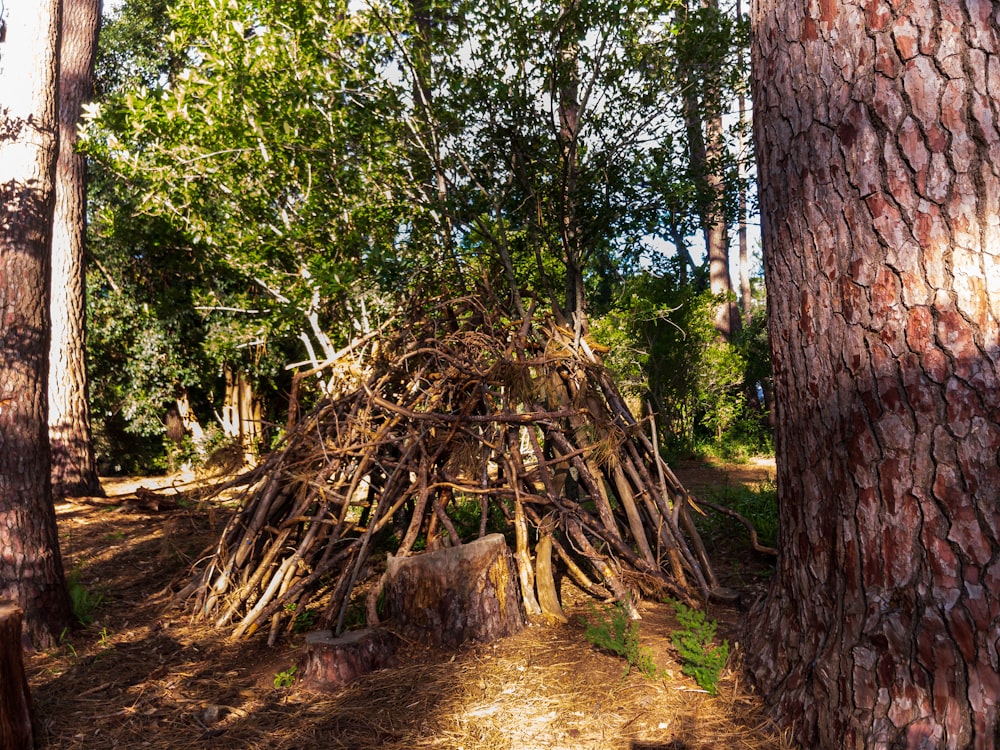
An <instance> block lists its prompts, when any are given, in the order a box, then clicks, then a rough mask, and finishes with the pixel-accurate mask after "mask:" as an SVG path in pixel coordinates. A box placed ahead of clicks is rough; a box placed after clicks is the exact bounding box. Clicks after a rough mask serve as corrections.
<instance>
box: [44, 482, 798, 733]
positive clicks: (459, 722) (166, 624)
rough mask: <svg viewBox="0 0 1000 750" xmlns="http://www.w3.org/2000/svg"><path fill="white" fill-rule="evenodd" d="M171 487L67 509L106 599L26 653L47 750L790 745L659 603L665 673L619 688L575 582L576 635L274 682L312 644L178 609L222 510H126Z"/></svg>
mask: <svg viewBox="0 0 1000 750" xmlns="http://www.w3.org/2000/svg"><path fill="white" fill-rule="evenodd" d="M676 470H677V473H678V476H679V477H680V478H681V479H682V481H684V482H689V483H690V488H691V489H692V491H696V492H697V491H698V490H697V488H698V487H699V484H698V483H699V482H718V481H744V478H743V474H741V473H738V472H733V471H729V470H726V469H723V468H721V467H718V466H695V465H690V466H688V465H681V466H678V467H676ZM752 471H756V470H752ZM761 471H766V469H762V470H761ZM751 473H752V472H751ZM757 476H758V475H757V474H756V473H753V477H757ZM747 477H750V474H749V473H748V474H747ZM750 478H751V479H752V477H750ZM746 481H750V479H747V480H746ZM170 484H171V483H170V482H169V481H167V482H165V481H164V480H157V481H155V482H153V481H151V480H148V479H144V480H134V481H132V482H131V483H129V482H125V481H115V482H109V483H108V487H107V489H108V491H109V494H110V495H112V496H113V497H112V501H113V502H112V503H111V504H107V505H87V504H69V503H65V504H61V505H59V506H58V507H57V511H58V515H59V524H60V540H61V543H62V545H63V551H64V556H65V558H66V562H67V568H68V569H71V570H73V571H74V572H73V577H74V578H75V580H76V581H77V583H78V585H79V586H80V587H82V590H85V591H87V592H90V594H91V595H102V596H103V601H102V602H101V603H100V604H99V605H98V606H97V607H96V609H95V611H94V620H93V622H92V623H91V624H90V625H88V626H87V627H85V628H81V629H79V630H77V631H75V632H71V633H67V635H66V637H65V640H64V643H63V645H62V646H61V647H60V648H58V649H55V650H52V651H50V652H45V653H39V654H36V655H34V656H32V657H31V658H30V659H29V671H30V680H31V685H32V690H33V694H34V697H35V701H36V704H37V708H38V712H39V714H40V717H41V719H42V723H43V726H44V734H45V736H46V737H47V739H48V743H49V747H52V748H60V749H61V750H83V749H84V748H86V749H87V750H91V749H92V748H140V747H145V748H153V749H154V750H156V749H158V748H159V749H162V750H166V749H167V748H169V749H170V750H177V749H179V748H234V749H235V748H240V749H241V750H242V749H243V748H268V750H292V749H293V748H303V749H304V748H358V749H361V748H389V749H392V748H400V749H401V748H465V749H466V750H474V749H479V748H482V749H483V750H486V749H487V748H488V749H489V750H494V749H496V748H511V749H527V748H540V749H552V750H555V749H557V748H566V749H567V750H569V749H570V748H573V749H577V748H593V749H594V750H597V749H598V748H600V749H604V748H636V749H638V748H662V749H664V750H665V749H667V748H670V749H671V750H682V749H687V750H696V749H698V748H705V749H707V748H722V747H734V748H735V747H740V748H787V747H789V745H787V743H784V742H783V741H782V740H781V739H780V738H779V737H778V736H777V735H776V734H775V733H774V732H773V731H772V730H771V728H770V727H769V725H768V723H767V721H766V720H765V719H764V718H763V717H762V715H761V714H760V712H759V708H758V705H757V702H756V699H755V698H754V696H753V695H752V694H751V693H750V692H748V691H747V690H746V687H745V683H744V681H743V680H741V679H739V675H738V674H737V673H735V672H733V671H731V670H730V671H726V672H725V673H724V675H723V679H722V681H721V683H720V688H719V694H718V695H717V696H711V695H709V694H707V693H706V692H704V691H702V690H701V689H700V688H699V687H698V686H697V685H696V684H695V683H694V682H693V681H692V680H691V679H690V678H688V677H686V676H684V675H683V674H682V673H681V667H680V665H679V664H678V663H677V661H676V659H677V657H676V654H675V652H674V651H673V649H672V648H671V646H670V640H669V633H670V631H671V630H672V629H673V628H675V627H676V623H675V620H674V617H673V610H672V608H670V607H669V606H667V605H665V604H663V603H658V602H645V603H643V605H642V608H641V612H642V615H643V620H642V622H641V625H640V636H641V642H642V643H643V645H647V646H649V647H650V648H651V649H652V652H653V655H654V658H655V660H656V662H657V664H658V665H659V666H660V667H661V668H663V669H664V670H665V672H664V674H663V676H661V677H660V678H658V679H654V680H650V679H647V678H646V677H644V676H642V675H640V674H636V673H631V674H629V675H627V676H624V677H623V667H624V666H625V662H624V661H623V660H621V659H620V658H618V657H614V656H612V655H608V654H605V653H601V652H599V651H597V650H596V649H595V648H594V647H593V646H592V645H591V644H590V643H588V642H587V641H586V639H584V637H583V627H584V626H583V622H582V618H585V617H588V616H590V613H591V612H592V610H591V607H592V606H593V603H592V602H590V601H589V600H586V599H585V598H584V597H582V596H580V594H579V592H577V590H576V589H575V588H573V587H572V586H570V585H569V584H564V586H563V597H564V603H565V604H566V606H567V610H568V613H569V614H570V616H571V624H569V625H566V626H562V627H549V626H537V625H536V626H531V627H529V628H527V629H526V630H524V631H523V632H522V633H520V634H518V635H516V636H514V637H511V638H508V639H505V640H503V641H501V642H499V643H496V644H492V645H486V646H473V647H469V648H465V649H463V650H460V651H459V652H457V653H442V652H437V651H433V650H429V649H427V648H425V647H423V646H421V645H420V644H410V647H409V648H407V649H406V650H405V651H404V653H403V655H402V658H401V660H400V665H399V666H398V667H396V668H394V669H390V670H383V671H380V672H376V673H374V674H371V675H368V676H367V677H365V678H363V679H362V680H361V681H359V682H358V683H356V684H355V685H353V686H351V687H349V688H346V689H344V690H341V691H339V692H337V693H333V694H325V695H319V694H313V693H308V692H306V691H304V690H301V689H299V688H297V687H296V686H294V685H293V686H292V687H291V688H283V689H279V688H276V687H275V686H274V682H275V676H276V675H277V674H278V673H279V672H285V671H286V670H289V669H290V668H291V667H292V666H293V665H294V664H295V661H296V659H297V656H298V653H299V651H300V648H301V644H302V639H303V636H302V635H301V634H297V635H294V636H293V637H291V639H290V640H288V641H286V642H284V643H282V644H281V645H280V646H278V647H276V648H274V649H268V648H267V647H266V646H264V645H262V643H261V639H252V640H251V641H249V642H242V643H232V642H229V641H228V640H226V638H225V637H224V636H225V633H224V631H218V630H215V629H213V628H211V627H210V626H208V625H206V624H204V623H195V622H192V621H191V618H190V616H189V613H187V612H186V611H184V610H183V609H179V608H177V607H176V606H175V605H174V603H173V602H172V596H171V589H170V584H171V582H174V581H177V580H182V579H183V576H184V575H185V571H186V569H187V566H188V565H189V564H190V563H192V562H193V561H194V560H196V559H198V557H199V556H200V555H201V554H203V553H204V551H205V549H206V548H207V547H208V545H210V544H211V543H212V542H213V541H214V540H215V538H216V535H217V534H218V532H219V530H220V524H221V523H222V521H223V517H224V513H225V512H224V511H223V510H221V509H216V508H210V507H197V506H195V507H181V508H179V509H177V510H171V511H167V512H159V513H152V512H148V511H143V510H136V509H135V508H134V507H129V506H128V505H127V504H126V503H125V501H126V499H127V498H130V497H132V493H134V492H135V490H136V489H137V488H138V487H139V486H140V485H141V486H145V487H146V488H148V489H154V488H155V487H166V486H170ZM175 484H176V482H175ZM705 486H709V485H705ZM710 615H711V616H712V617H714V618H717V619H718V620H719V621H720V631H721V630H725V631H726V632H727V633H730V634H732V633H735V632H737V627H738V621H739V617H740V613H739V612H738V611H737V610H734V609H723V608H719V607H713V608H712V610H711V611H710ZM735 650H736V651H737V652H738V650H739V647H738V646H736V648H735Z"/></svg>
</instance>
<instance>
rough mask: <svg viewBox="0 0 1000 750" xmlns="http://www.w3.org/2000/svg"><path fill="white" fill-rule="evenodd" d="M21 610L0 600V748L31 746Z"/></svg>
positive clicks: (14, 749) (19, 749) (30, 708)
mask: <svg viewBox="0 0 1000 750" xmlns="http://www.w3.org/2000/svg"><path fill="white" fill-rule="evenodd" d="M21 615H22V612H21V610H20V609H19V608H18V607H17V606H16V605H15V604H14V602H12V601H10V600H9V599H0V675H3V679H2V680H0V748H3V750H31V748H33V747H34V746H35V729H34V709H33V706H32V701H31V692H30V691H29V690H28V679H27V677H25V675H24V659H23V658H22V656H21V653H22V650H21Z"/></svg>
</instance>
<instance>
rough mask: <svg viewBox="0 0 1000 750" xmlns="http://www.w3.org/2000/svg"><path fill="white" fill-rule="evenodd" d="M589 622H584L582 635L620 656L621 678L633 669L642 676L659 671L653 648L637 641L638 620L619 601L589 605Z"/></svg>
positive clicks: (652, 676) (650, 675)
mask: <svg viewBox="0 0 1000 750" xmlns="http://www.w3.org/2000/svg"><path fill="white" fill-rule="evenodd" d="M590 612H591V615H592V617H593V620H592V621H589V622H588V623H587V628H586V630H585V631H584V634H583V636H584V638H586V639H587V640H588V641H590V642H591V643H592V644H594V645H595V646H597V647H598V648H601V649H604V650H605V651H610V652H611V653H613V654H617V655H618V656H621V657H624V659H625V661H626V665H625V672H624V673H623V674H622V677H625V676H626V675H627V674H628V673H629V672H630V671H631V670H632V669H633V668H634V669H638V670H639V671H640V672H642V673H643V674H644V675H646V677H649V678H651V679H652V678H655V677H658V676H659V675H660V674H661V670H660V669H659V667H657V666H656V661H655V660H654V659H653V651H652V649H651V648H649V647H648V646H643V645H641V644H640V643H639V623H638V622H636V621H635V620H632V619H631V618H630V617H629V616H628V608H627V607H625V606H624V605H623V604H622V603H621V602H618V603H616V604H615V605H614V606H612V607H609V608H607V609H605V610H603V611H600V610H598V609H597V607H595V606H594V605H591V607H590Z"/></svg>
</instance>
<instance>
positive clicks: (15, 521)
mask: <svg viewBox="0 0 1000 750" xmlns="http://www.w3.org/2000/svg"><path fill="white" fill-rule="evenodd" d="M59 6H60V3H59V2H58V1H57V0H46V1H45V2H39V3H37V4H30V3H19V4H17V5H15V6H13V7H12V8H11V9H10V11H9V15H8V17H7V34H6V40H5V41H4V43H3V45H0V55H3V57H2V60H0V67H2V70H0V91H2V92H3V99H2V106H3V112H2V116H0V597H6V598H11V599H13V600H15V601H16V602H17V603H18V604H19V605H20V607H21V608H22V609H23V610H24V612H25V627H26V630H27V631H28V633H29V634H30V635H31V636H32V638H33V640H34V641H35V643H36V645H48V644H50V643H52V642H54V640H55V639H56V637H57V636H58V634H59V633H60V632H61V631H62V629H63V627H64V626H65V624H66V623H67V622H68V620H69V597H68V595H67V593H66V584H65V580H64V578H63V569H62V561H61V559H60V556H59V541H58V536H57V533H56V521H55V511H54V509H53V507H52V496H51V484H50V479H49V437H48V420H47V408H48V404H47V401H48V399H47V378H48V370H49V367H48V353H49V250H50V246H51V230H52V209H53V178H54V170H55V161H56V149H57V142H56V71H57V42H58V30H59Z"/></svg>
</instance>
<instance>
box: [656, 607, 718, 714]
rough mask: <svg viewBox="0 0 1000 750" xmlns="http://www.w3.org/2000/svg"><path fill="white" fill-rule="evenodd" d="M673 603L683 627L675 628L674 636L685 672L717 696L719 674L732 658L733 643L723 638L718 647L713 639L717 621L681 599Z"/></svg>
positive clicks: (675, 646)
mask: <svg viewBox="0 0 1000 750" xmlns="http://www.w3.org/2000/svg"><path fill="white" fill-rule="evenodd" d="M672 604H673V607H674V611H675V612H676V613H677V622H678V623H679V624H680V629H679V630H675V631H674V632H673V633H672V634H671V636H670V639H671V641H672V642H673V644H674V648H676V649H677V651H678V653H679V654H680V656H681V662H682V664H683V666H682V668H681V671H682V672H683V673H684V674H686V675H687V676H688V677H692V678H694V681H695V682H697V683H698V685H700V686H701V687H702V688H704V689H705V690H707V691H708V692H709V693H711V694H712V695H715V694H716V693H717V692H718V684H719V676H720V675H721V674H722V670H723V669H724V668H725V666H726V661H727V660H728V659H729V642H728V641H723V642H722V645H721V646H715V645H714V643H713V642H714V640H715V631H716V628H717V627H718V625H717V623H716V622H715V621H714V620H706V619H705V613H704V612H702V611H701V610H697V609H691V608H690V607H688V606H687V605H685V604H682V603H681V602H672Z"/></svg>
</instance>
